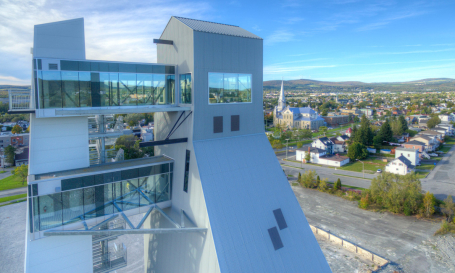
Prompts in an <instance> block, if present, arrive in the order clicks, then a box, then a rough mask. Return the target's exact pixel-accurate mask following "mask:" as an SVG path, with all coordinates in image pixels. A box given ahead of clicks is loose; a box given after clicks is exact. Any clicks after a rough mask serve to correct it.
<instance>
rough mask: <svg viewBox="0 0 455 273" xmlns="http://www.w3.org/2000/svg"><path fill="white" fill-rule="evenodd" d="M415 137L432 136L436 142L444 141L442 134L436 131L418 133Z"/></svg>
mask: <svg viewBox="0 0 455 273" xmlns="http://www.w3.org/2000/svg"><path fill="white" fill-rule="evenodd" d="M417 135H424V136H434V137H436V138H437V139H438V140H440V141H441V142H443V141H444V134H443V133H440V132H437V131H433V130H426V131H422V132H420V133H418V134H417Z"/></svg>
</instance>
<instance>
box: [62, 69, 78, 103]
mask: <svg viewBox="0 0 455 273" xmlns="http://www.w3.org/2000/svg"><path fill="white" fill-rule="evenodd" d="M62 92H63V108H74V107H79V74H78V72H66V71H62Z"/></svg>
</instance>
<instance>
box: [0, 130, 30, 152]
mask: <svg viewBox="0 0 455 273" xmlns="http://www.w3.org/2000/svg"><path fill="white" fill-rule="evenodd" d="M9 145H13V146H16V145H18V146H28V145H29V134H28V133H26V134H10V133H2V135H0V147H3V148H5V147H8V146H9Z"/></svg>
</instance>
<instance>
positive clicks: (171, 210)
mask: <svg viewBox="0 0 455 273" xmlns="http://www.w3.org/2000/svg"><path fill="white" fill-rule="evenodd" d="M84 36H85V35H84V20H83V19H74V20H68V21H62V22H55V23H48V24H43V25H36V26H35V29H34V45H33V66H32V75H33V80H32V92H31V93H29V94H23V93H20V94H19V93H11V94H10V96H11V98H10V111H11V112H15V113H30V116H31V118H30V120H31V125H30V126H31V130H30V131H31V134H30V157H29V176H28V206H27V208H28V210H27V226H26V248H25V249H26V253H25V256H26V261H25V272H109V271H114V270H116V269H118V268H121V267H125V266H126V270H128V267H127V266H128V261H130V259H132V255H127V253H128V249H129V248H131V247H133V246H131V245H128V243H127V242H126V241H122V240H123V239H122V238H124V237H122V236H123V235H125V234H128V235H131V236H133V235H134V236H141V237H140V238H141V240H143V241H144V249H143V250H140V251H139V252H137V251H135V252H134V253H141V251H143V253H142V254H141V255H143V256H141V255H139V256H141V257H142V258H143V260H144V261H143V262H144V267H145V268H144V271H145V272H166V273H167V272H189V273H192V272H331V270H330V267H329V265H328V263H327V261H326V260H325V258H324V255H323V254H322V251H321V249H320V247H319V245H318V243H317V241H316V239H315V237H314V235H313V233H312V231H311V229H310V227H309V225H308V222H307V220H306V218H305V215H304V214H303V212H302V209H301V207H300V205H299V203H298V202H297V199H296V198H295V195H294V193H293V191H292V189H291V188H290V185H289V182H288V181H287V178H286V176H285V175H284V173H283V170H282V168H281V166H280V164H279V162H278V160H277V158H276V156H275V154H274V152H273V150H272V148H271V147H270V144H269V142H268V140H267V137H266V135H265V134H264V126H263V112H262V97H263V91H262V82H263V79H262V75H263V40H262V38H260V37H258V36H256V35H254V34H253V33H250V32H248V31H246V30H244V29H242V28H240V27H237V26H232V25H225V24H219V23H211V22H206V21H200V20H193V19H187V18H181V17H171V19H170V20H169V22H168V24H167V26H166V27H165V29H164V31H163V33H162V34H161V37H159V39H156V40H155V43H156V44H157V60H158V63H142V62H141V63H133V62H115V61H96V60H87V59H86V58H85V38H84ZM27 99H28V100H27ZM150 112H155V120H154V122H155V124H154V141H150V142H145V143H141V147H154V154H155V156H153V157H147V158H139V159H134V160H122V159H124V157H123V156H122V153H121V152H120V150H118V151H113V155H111V154H112V153H111V154H108V153H107V151H108V150H109V147H110V145H108V143H110V142H109V141H110V139H111V138H115V137H118V136H120V135H122V134H123V132H122V130H121V129H120V128H119V127H116V126H115V124H118V123H122V122H123V121H121V120H112V121H110V120H109V116H110V115H113V114H125V113H150ZM93 116H95V118H89V117H93ZM92 123H94V124H95V125H96V126H91V125H93V124H92ZM112 126H114V127H113V128H114V129H112ZM115 128H118V129H115ZM111 129H112V130H111ZM90 148H93V149H95V150H97V151H98V155H99V157H98V158H97V160H92V157H91V150H90ZM111 152H112V151H111ZM94 153H95V152H94ZM114 240H115V241H118V242H120V243H119V244H117V245H115V247H113V246H112V244H111V243H112V241H114ZM135 256H136V257H137V254H136V255H135Z"/></svg>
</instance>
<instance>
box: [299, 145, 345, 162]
mask: <svg viewBox="0 0 455 273" xmlns="http://www.w3.org/2000/svg"><path fill="white" fill-rule="evenodd" d="M295 152H296V154H295V157H296V160H297V161H301V162H304V163H314V164H321V165H327V166H333V167H341V166H343V165H346V164H348V163H349V157H347V156H340V155H330V154H327V151H326V150H323V149H319V148H314V147H308V148H300V149H297V150H296V151H295ZM308 153H310V161H309V162H306V159H305V157H306V155H307V154H308Z"/></svg>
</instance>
